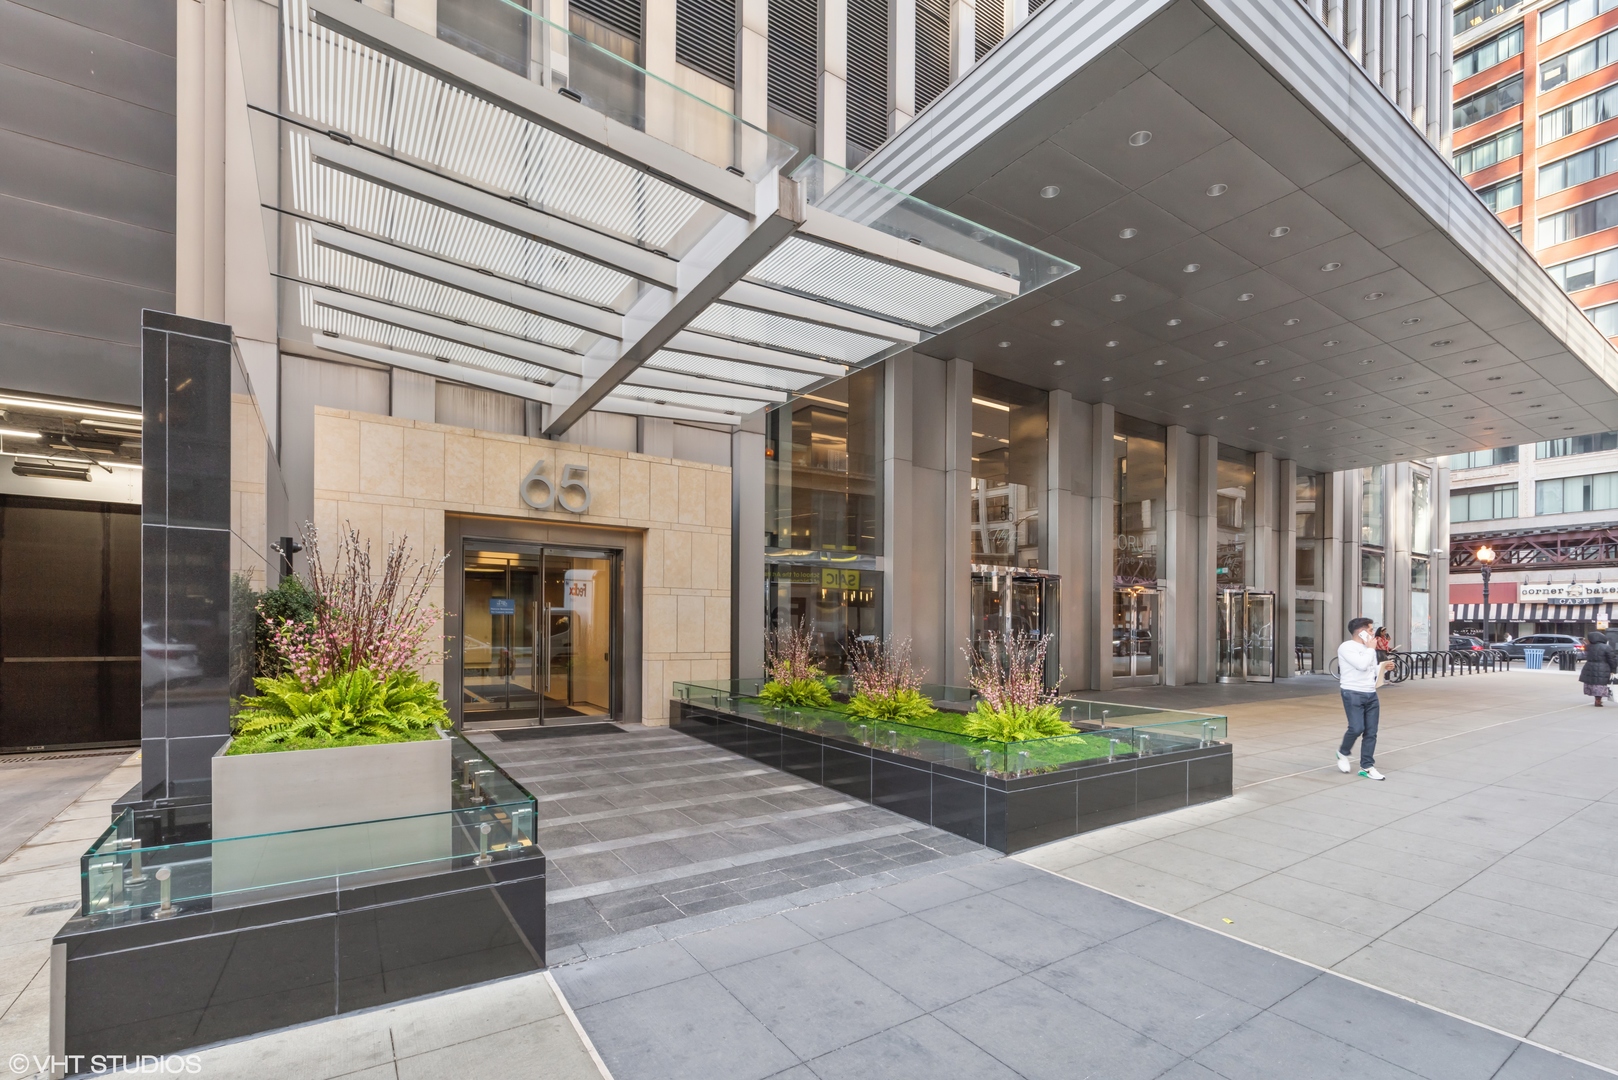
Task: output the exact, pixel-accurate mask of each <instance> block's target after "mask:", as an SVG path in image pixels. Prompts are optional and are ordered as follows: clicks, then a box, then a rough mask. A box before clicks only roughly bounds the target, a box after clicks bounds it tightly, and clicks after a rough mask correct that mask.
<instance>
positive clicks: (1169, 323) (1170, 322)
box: [1165, 319, 1185, 326]
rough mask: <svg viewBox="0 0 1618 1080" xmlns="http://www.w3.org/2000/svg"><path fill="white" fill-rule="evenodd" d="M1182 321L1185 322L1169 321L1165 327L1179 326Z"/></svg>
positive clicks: (1179, 320) (1180, 320)
mask: <svg viewBox="0 0 1618 1080" xmlns="http://www.w3.org/2000/svg"><path fill="white" fill-rule="evenodd" d="M1184 321H1185V320H1183V319H1170V320H1169V321H1168V322H1167V323H1166V324H1165V325H1167V326H1179V325H1180V323H1182V322H1184Z"/></svg>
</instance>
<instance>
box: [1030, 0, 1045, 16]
mask: <svg viewBox="0 0 1618 1080" xmlns="http://www.w3.org/2000/svg"><path fill="white" fill-rule="evenodd" d="M1044 6H1045V0H1028V14H1030V15H1032V14H1033V13H1034V12H1036V11H1038V10H1039V9H1040V8H1042V7H1044Z"/></svg>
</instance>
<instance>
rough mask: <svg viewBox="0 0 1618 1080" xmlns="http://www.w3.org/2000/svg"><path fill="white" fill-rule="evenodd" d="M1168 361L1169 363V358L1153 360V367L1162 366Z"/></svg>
mask: <svg viewBox="0 0 1618 1080" xmlns="http://www.w3.org/2000/svg"><path fill="white" fill-rule="evenodd" d="M1166 363H1168V361H1167V360H1153V361H1152V366H1153V367H1162V366H1163V365H1164V364H1166Z"/></svg>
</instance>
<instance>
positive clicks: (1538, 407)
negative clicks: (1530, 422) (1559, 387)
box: [1528, 405, 1545, 409]
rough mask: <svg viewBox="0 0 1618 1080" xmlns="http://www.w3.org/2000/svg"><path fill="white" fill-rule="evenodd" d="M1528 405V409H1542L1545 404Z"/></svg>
mask: <svg viewBox="0 0 1618 1080" xmlns="http://www.w3.org/2000/svg"><path fill="white" fill-rule="evenodd" d="M1528 407H1529V408H1530V409H1543V408H1544V407H1545V406H1543V405H1530V406H1528Z"/></svg>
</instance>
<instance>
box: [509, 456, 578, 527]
mask: <svg viewBox="0 0 1618 1080" xmlns="http://www.w3.org/2000/svg"><path fill="white" fill-rule="evenodd" d="M549 468H550V462H548V461H546V460H545V459H544V458H540V459H539V460H538V461H536V462H535V463H534V467H533V468H532V469H529V470H528V475H527V476H525V477H523V478H522V483H521V484H519V485H518V487H517V494H518V495H520V496H521V497H522V501H523V502H525V503H527V504H528V505H529V506H532V507H533V508H534V509H535V510H566V511H567V512H568V513H570V514H582V513H584V512H585V511H587V510H589V509H590V484H589V475H590V470H589V468H588V467H587V466H584V465H563V466H562V478H561V479H560V480H558V481H556V482H555V483H552V482H551V478H550V477H548V476H546V475H545V473H546V471H547V470H548V469H549ZM570 491H571V492H576V494H574V495H572V496H569V495H568V494H567V493H568V492H570Z"/></svg>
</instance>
